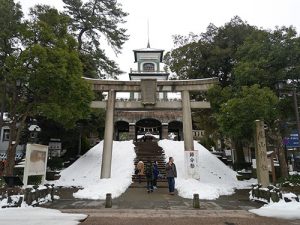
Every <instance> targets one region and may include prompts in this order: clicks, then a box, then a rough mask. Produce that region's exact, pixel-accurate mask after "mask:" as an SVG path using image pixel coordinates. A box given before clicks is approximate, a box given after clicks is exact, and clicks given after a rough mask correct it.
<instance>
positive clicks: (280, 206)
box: [249, 200, 300, 220]
mask: <svg viewBox="0 0 300 225" xmlns="http://www.w3.org/2000/svg"><path fill="white" fill-rule="evenodd" d="M249 211H250V212H252V213H255V214H257V215H259V216H266V217H275V218H280V219H291V220H293V219H300V213H299V212H300V203H299V202H296V201H292V202H285V201H284V200H281V201H279V202H277V203H270V204H268V205H265V206H262V207H261V208H259V209H251V210H249Z"/></svg>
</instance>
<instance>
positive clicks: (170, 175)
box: [166, 157, 177, 195]
mask: <svg viewBox="0 0 300 225" xmlns="http://www.w3.org/2000/svg"><path fill="white" fill-rule="evenodd" d="M166 177H167V179H168V185H169V194H170V195H174V194H175V177H177V170H176V166H175V164H174V159H173V157H169V162H168V163H167V165H166Z"/></svg>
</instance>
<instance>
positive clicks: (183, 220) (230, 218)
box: [62, 209, 300, 225]
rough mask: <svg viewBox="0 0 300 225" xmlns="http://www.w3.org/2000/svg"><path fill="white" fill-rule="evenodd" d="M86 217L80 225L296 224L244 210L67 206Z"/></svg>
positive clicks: (297, 224) (71, 211)
mask: <svg viewBox="0 0 300 225" xmlns="http://www.w3.org/2000/svg"><path fill="white" fill-rule="evenodd" d="M62 211H63V212H68V213H84V214H88V215H89V217H88V218H87V219H86V220H85V221H83V222H82V223H81V225H153V224H163V225H182V224H184V225H299V224H300V221H297V220H281V219H274V218H267V217H259V216H256V215H254V214H251V213H249V212H248V211H245V210H151V209H147V210H141V209H139V210H137V209H83V210H82V209H80V210H78V209H73V210H72V209H69V210H62Z"/></svg>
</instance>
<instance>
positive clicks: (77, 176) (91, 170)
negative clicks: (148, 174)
mask: <svg viewBox="0 0 300 225" xmlns="http://www.w3.org/2000/svg"><path fill="white" fill-rule="evenodd" d="M102 152H103V141H101V142H100V143H99V144H98V145H96V146H95V147H93V148H92V149H90V150H89V151H88V152H87V153H86V154H84V155H83V156H82V157H80V158H79V159H78V160H77V161H76V162H74V163H73V164H72V165H71V166H69V167H68V168H66V169H64V170H63V171H62V172H61V173H60V175H61V177H60V179H59V180H57V181H55V182H54V184H55V185H57V186H79V187H82V188H83V189H82V190H79V191H78V192H76V193H74V197H75V198H86V199H105V197H106V193H111V194H112V197H113V198H116V197H118V196H120V195H121V194H122V193H124V192H125V191H126V189H127V188H128V187H129V186H130V184H131V182H132V174H133V172H134V159H135V157H136V154H135V151H134V145H133V143H132V141H122V142H118V141H114V143H113V153H112V168H111V178H110V179H100V172H101V163H102Z"/></svg>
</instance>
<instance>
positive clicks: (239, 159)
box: [234, 140, 245, 163]
mask: <svg viewBox="0 0 300 225" xmlns="http://www.w3.org/2000/svg"><path fill="white" fill-rule="evenodd" d="M234 145H235V151H236V163H245V156H244V151H243V143H242V142H241V141H240V140H235V141H234Z"/></svg>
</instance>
